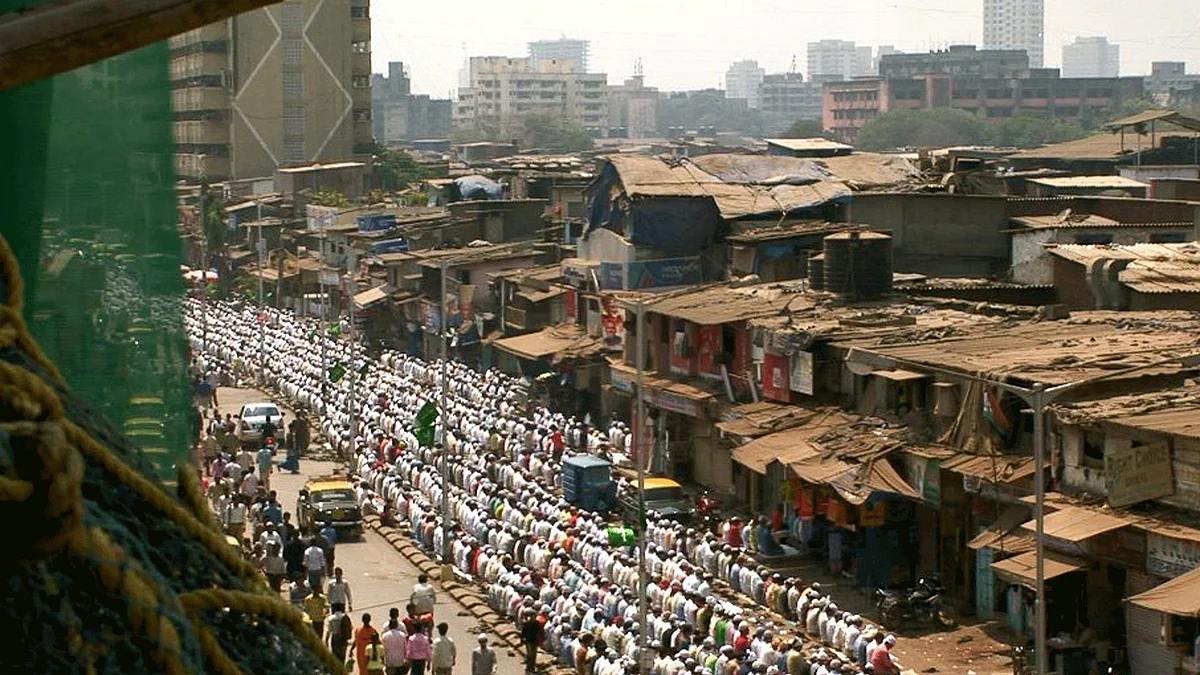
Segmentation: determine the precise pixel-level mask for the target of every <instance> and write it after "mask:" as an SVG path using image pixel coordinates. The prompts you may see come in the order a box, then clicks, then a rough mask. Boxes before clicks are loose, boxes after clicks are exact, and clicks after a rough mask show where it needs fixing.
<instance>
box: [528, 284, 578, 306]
mask: <svg viewBox="0 0 1200 675" xmlns="http://www.w3.org/2000/svg"><path fill="white" fill-rule="evenodd" d="M566 292H567V289H565V288H560V287H558V286H555V287H553V288H551V289H549V290H546V291H519V292H518V293H517V297H520V298H525V299H526V300H528V301H529V302H532V303H534V304H537V303H539V302H542V301H543V300H549V299H550V298H557V297H558V296H560V295H562V294H563V293H566Z"/></svg>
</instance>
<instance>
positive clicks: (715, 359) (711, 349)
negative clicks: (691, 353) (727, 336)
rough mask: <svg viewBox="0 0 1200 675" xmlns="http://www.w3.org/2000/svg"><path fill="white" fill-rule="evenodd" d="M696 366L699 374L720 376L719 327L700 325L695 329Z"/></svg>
mask: <svg viewBox="0 0 1200 675" xmlns="http://www.w3.org/2000/svg"><path fill="white" fill-rule="evenodd" d="M696 333H697V336H696V342H697V346H696V366H697V369H698V370H699V371H700V374H701V375H712V376H715V377H720V376H721V361H720V359H721V338H722V335H721V327H720V326H700V328H699V330H697V331H696Z"/></svg>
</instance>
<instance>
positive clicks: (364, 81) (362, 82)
mask: <svg viewBox="0 0 1200 675" xmlns="http://www.w3.org/2000/svg"><path fill="white" fill-rule="evenodd" d="M350 85H351V86H353V87H354V88H355V89H367V88H368V87H370V86H371V76H370V75H352V76H351V77H350Z"/></svg>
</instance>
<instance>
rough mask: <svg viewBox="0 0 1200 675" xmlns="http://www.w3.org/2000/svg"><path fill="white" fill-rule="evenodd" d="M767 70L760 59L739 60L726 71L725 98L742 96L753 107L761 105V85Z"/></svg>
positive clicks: (752, 108)
mask: <svg viewBox="0 0 1200 675" xmlns="http://www.w3.org/2000/svg"><path fill="white" fill-rule="evenodd" d="M766 74H767V71H766V70H765V69H764V68H762V67H761V66H759V65H758V61H753V60H747V61H737V62H734V63H732V64H730V66H729V70H727V71H725V98H740V99H743V100H745V101H746V105H747V106H748V107H749V108H750V109H751V110H754V109H757V108H758V107H759V85H760V84H761V83H762V81H763V77H764V76H765V75H766Z"/></svg>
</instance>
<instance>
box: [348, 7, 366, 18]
mask: <svg viewBox="0 0 1200 675" xmlns="http://www.w3.org/2000/svg"><path fill="white" fill-rule="evenodd" d="M350 18H351V19H369V18H371V9H370V7H365V6H364V7H358V6H355V7H351V8H350Z"/></svg>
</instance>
